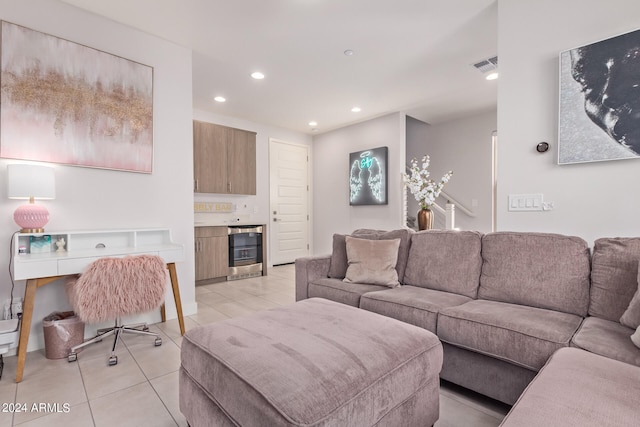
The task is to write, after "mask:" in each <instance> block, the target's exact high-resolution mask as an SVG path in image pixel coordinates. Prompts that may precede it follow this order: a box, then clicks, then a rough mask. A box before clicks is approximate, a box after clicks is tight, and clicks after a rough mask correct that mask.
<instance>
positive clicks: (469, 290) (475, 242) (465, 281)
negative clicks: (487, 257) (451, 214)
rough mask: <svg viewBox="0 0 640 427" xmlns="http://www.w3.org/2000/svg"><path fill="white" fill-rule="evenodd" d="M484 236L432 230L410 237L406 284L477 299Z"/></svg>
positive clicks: (463, 232)
mask: <svg viewBox="0 0 640 427" xmlns="http://www.w3.org/2000/svg"><path fill="white" fill-rule="evenodd" d="M481 242H482V234H481V233H478V232H475V231H452V230H429V231H422V232H419V233H415V234H414V235H413V236H411V250H410V251H409V260H408V261H407V269H406V271H405V274H404V282H403V283H404V284H405V285H412V286H420V287H423V288H429V289H437V290H439V291H445V292H453V293H456V294H460V295H464V296H467V297H469V298H475V297H476V295H477V294H478V285H479V284H480V269H481V267H482V257H481V255H480V249H481Z"/></svg>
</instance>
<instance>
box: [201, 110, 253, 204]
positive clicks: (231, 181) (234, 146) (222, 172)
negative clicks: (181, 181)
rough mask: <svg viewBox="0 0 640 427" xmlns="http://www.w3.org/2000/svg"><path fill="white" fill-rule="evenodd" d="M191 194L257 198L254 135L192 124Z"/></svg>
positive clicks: (202, 124) (214, 125) (231, 129)
mask: <svg viewBox="0 0 640 427" xmlns="http://www.w3.org/2000/svg"><path fill="white" fill-rule="evenodd" d="M193 164H194V168H193V171H194V191H195V192H196V193H214V194H251V195H255V194H256V133H255V132H249V131H246V130H241V129H234V128H230V127H226V126H220V125H216V124H213V123H206V122H200V121H197V120H194V121H193Z"/></svg>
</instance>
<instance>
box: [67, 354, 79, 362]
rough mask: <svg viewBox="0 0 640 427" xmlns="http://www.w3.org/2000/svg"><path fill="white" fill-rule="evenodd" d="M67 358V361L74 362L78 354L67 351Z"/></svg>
mask: <svg viewBox="0 0 640 427" xmlns="http://www.w3.org/2000/svg"><path fill="white" fill-rule="evenodd" d="M67 360H69V363H71V362H75V361H76V360H78V354H77V353H69V356H67Z"/></svg>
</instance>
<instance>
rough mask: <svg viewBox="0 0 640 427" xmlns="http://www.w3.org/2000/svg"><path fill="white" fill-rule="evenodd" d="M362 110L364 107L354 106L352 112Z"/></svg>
mask: <svg viewBox="0 0 640 427" xmlns="http://www.w3.org/2000/svg"><path fill="white" fill-rule="evenodd" d="M360 111H362V108H360V107H353V108H352V109H351V112H353V113H359V112H360Z"/></svg>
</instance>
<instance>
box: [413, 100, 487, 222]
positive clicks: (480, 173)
mask: <svg viewBox="0 0 640 427" xmlns="http://www.w3.org/2000/svg"><path fill="white" fill-rule="evenodd" d="M496 128H497V112H496V111H495V110H493V111H487V112H484V113H481V114H474V115H472V116H469V117H465V118H461V119H457V120H452V121H449V122H444V123H438V124H434V125H428V124H426V123H424V122H421V121H419V120H416V119H413V118H411V117H408V118H407V163H409V161H410V160H411V159H412V158H414V157H415V158H417V159H418V160H420V159H422V156H424V155H425V154H428V155H429V156H431V166H430V167H429V170H430V172H431V178H432V179H433V180H434V181H439V180H440V178H441V177H442V175H444V174H445V173H447V171H450V170H452V171H453V177H452V178H451V180H450V181H449V182H448V183H447V184H446V185H445V187H444V191H445V192H447V193H448V194H450V195H451V197H454V198H455V199H456V200H457V201H458V202H459V203H461V204H462V205H464V206H465V207H466V208H467V209H469V210H471V211H473V212H474V213H475V214H476V217H470V216H468V215H465V214H464V213H463V212H462V211H461V210H460V209H458V210H456V227H457V228H460V229H462V230H477V231H481V232H485V233H486V232H489V231H491V213H492V206H491V204H492V195H491V186H492V173H491V169H492V142H491V140H492V133H493V132H494V131H495V130H496ZM407 199H408V206H407V211H408V214H409V215H412V216H415V214H416V212H417V210H418V203H417V202H416V200H415V198H414V197H413V195H412V194H411V193H407ZM474 200H475V202H476V204H477V206H474V203H473V202H474ZM445 203H446V198H443V197H442V196H441V197H440V198H439V200H438V204H440V206H441V207H444V205H445ZM438 215H439V214H438Z"/></svg>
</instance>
